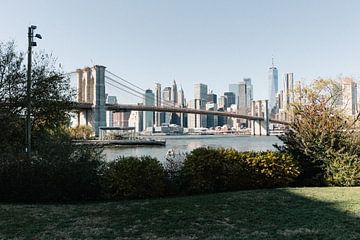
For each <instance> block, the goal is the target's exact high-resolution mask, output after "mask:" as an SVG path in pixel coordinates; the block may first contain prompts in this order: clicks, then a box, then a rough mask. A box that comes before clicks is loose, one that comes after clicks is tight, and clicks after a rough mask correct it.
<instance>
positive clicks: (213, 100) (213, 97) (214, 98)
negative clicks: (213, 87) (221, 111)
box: [207, 91, 217, 103]
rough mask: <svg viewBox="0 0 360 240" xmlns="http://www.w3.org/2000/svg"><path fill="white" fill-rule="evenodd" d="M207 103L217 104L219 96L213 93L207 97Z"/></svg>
mask: <svg viewBox="0 0 360 240" xmlns="http://www.w3.org/2000/svg"><path fill="white" fill-rule="evenodd" d="M207 102H208V103H217V95H216V94H215V93H213V92H212V91H211V92H210V93H208V95H207Z"/></svg>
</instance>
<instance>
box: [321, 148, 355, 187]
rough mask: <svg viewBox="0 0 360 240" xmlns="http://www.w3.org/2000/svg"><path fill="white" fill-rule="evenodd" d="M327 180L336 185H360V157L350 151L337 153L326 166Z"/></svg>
mask: <svg viewBox="0 0 360 240" xmlns="http://www.w3.org/2000/svg"><path fill="white" fill-rule="evenodd" d="M325 179H326V182H327V183H329V184H331V185H335V186H359V185H360V158H359V157H358V156H356V155H351V154H349V153H342V154H339V153H336V154H333V155H332V160H331V161H330V163H329V164H328V166H327V167H326V175H325Z"/></svg>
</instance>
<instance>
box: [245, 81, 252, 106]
mask: <svg viewBox="0 0 360 240" xmlns="http://www.w3.org/2000/svg"><path fill="white" fill-rule="evenodd" d="M244 83H245V84H246V107H247V108H248V110H250V108H251V102H252V100H253V85H252V83H251V78H244Z"/></svg>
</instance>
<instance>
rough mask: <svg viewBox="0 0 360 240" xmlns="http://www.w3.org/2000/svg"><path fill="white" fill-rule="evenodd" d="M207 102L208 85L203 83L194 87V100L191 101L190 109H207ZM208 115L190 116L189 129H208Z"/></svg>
mask: <svg viewBox="0 0 360 240" xmlns="http://www.w3.org/2000/svg"><path fill="white" fill-rule="evenodd" d="M206 101H207V85H206V84H203V83H197V84H195V85H194V99H193V100H191V101H190V103H189V107H190V108H193V109H201V110H205V109H206ZM206 125H207V121H206V115H200V114H188V127H189V128H201V127H206Z"/></svg>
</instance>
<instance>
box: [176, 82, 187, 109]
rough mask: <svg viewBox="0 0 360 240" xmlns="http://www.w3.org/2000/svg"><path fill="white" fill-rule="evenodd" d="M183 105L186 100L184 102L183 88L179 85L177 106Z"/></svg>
mask: <svg viewBox="0 0 360 240" xmlns="http://www.w3.org/2000/svg"><path fill="white" fill-rule="evenodd" d="M185 105H186V102H185V94H184V90H183V89H182V87H180V90H179V91H178V106H179V107H185Z"/></svg>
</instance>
